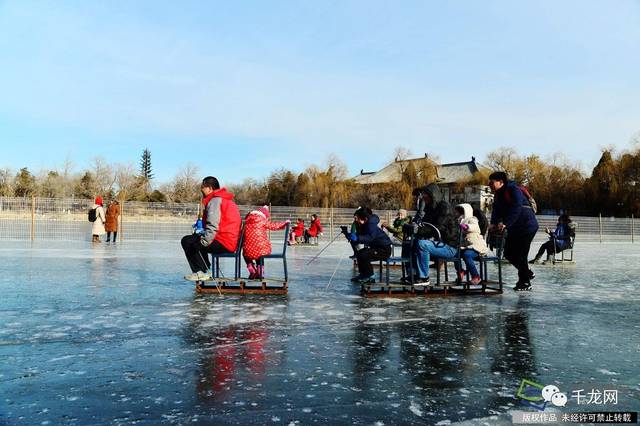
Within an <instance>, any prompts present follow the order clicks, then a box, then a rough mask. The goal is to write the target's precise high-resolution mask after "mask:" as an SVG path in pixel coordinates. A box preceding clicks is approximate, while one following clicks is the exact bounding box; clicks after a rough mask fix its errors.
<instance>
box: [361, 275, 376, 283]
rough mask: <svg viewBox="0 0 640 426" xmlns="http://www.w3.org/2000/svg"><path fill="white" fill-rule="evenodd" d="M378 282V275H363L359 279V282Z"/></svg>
mask: <svg viewBox="0 0 640 426" xmlns="http://www.w3.org/2000/svg"><path fill="white" fill-rule="evenodd" d="M375 282H376V276H375V275H371V276H370V277H362V278H360V279H359V280H358V283H359V284H372V283H375Z"/></svg>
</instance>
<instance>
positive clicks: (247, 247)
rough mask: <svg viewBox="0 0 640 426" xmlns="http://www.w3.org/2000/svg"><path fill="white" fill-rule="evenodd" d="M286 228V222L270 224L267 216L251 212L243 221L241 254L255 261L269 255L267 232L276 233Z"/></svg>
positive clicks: (258, 212)
mask: <svg viewBox="0 0 640 426" xmlns="http://www.w3.org/2000/svg"><path fill="white" fill-rule="evenodd" d="M285 226H287V222H271V221H270V220H269V218H268V217H267V215H265V214H264V213H263V212H261V211H258V210H253V211H251V212H249V214H248V215H247V216H246V217H245V219H244V242H243V244H242V254H243V255H244V257H245V258H247V259H252V260H257V259H259V258H260V257H262V256H266V255H268V254H271V241H269V234H268V232H267V231H277V230H279V229H283V228H284V227H285Z"/></svg>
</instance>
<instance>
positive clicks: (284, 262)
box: [258, 223, 290, 284]
mask: <svg viewBox="0 0 640 426" xmlns="http://www.w3.org/2000/svg"><path fill="white" fill-rule="evenodd" d="M289 227H290V224H289V223H287V226H285V228H284V243H283V244H282V252H281V253H271V254H268V255H266V256H262V257H261V258H260V259H258V264H259V265H261V266H262V267H263V269H264V260H265V259H282V266H283V268H284V284H286V283H288V282H289V274H288V271H287V241H288V240H289Z"/></svg>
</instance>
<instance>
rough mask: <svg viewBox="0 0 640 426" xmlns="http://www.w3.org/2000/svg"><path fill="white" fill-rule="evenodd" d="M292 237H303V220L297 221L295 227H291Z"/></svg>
mask: <svg viewBox="0 0 640 426" xmlns="http://www.w3.org/2000/svg"><path fill="white" fill-rule="evenodd" d="M293 235H294V236H296V237H304V220H302V219H298V221H297V222H296V226H294V227H293Z"/></svg>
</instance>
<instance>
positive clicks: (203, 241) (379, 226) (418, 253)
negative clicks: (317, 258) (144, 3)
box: [94, 172, 574, 291]
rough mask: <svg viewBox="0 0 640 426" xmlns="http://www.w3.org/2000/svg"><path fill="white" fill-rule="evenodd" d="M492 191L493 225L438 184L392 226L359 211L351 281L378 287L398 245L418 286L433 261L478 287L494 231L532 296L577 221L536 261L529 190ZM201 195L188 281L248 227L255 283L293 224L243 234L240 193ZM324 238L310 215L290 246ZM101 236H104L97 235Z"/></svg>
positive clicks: (256, 213)
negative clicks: (278, 238)
mask: <svg viewBox="0 0 640 426" xmlns="http://www.w3.org/2000/svg"><path fill="white" fill-rule="evenodd" d="M489 187H490V189H491V191H492V192H493V193H494V203H493V211H492V214H491V218H490V220H487V218H486V216H485V215H484V214H483V212H482V211H481V210H480V209H474V208H473V207H472V206H471V205H470V204H466V203H463V204H459V205H457V206H455V207H454V208H451V206H450V204H449V203H448V202H447V201H446V200H445V199H444V197H443V196H442V193H441V191H440V189H439V187H438V185H436V184H429V185H427V186H425V187H424V188H419V189H416V190H415V191H414V195H415V196H416V210H417V212H416V214H415V216H414V217H409V216H408V215H407V211H406V210H404V209H401V210H399V211H398V215H397V217H396V218H395V220H394V221H393V223H392V224H387V223H380V218H379V217H378V215H376V214H375V213H373V211H372V210H371V209H370V208H368V207H359V208H358V209H357V210H356V211H355V213H354V221H353V224H352V226H351V229H349V228H348V227H346V226H343V227H341V228H342V233H343V234H344V235H345V237H346V238H347V240H348V241H349V242H350V243H351V245H352V247H353V249H354V256H352V257H354V258H355V259H357V264H358V275H357V276H356V277H354V278H353V279H352V281H354V282H358V283H371V282H375V275H374V273H373V268H372V266H371V262H372V261H375V260H384V259H387V258H389V256H390V255H391V249H392V246H393V245H394V244H395V245H398V246H402V250H403V257H406V256H407V255H410V256H411V258H412V263H413V266H414V268H413V270H414V271H416V274H415V276H413V277H407V278H406V279H407V280H408V281H409V282H411V284H413V285H415V286H425V285H429V284H430V279H429V266H430V261H431V260H432V258H438V259H447V260H453V261H454V264H455V267H456V271H457V274H458V278H459V279H460V280H463V279H465V277H467V276H470V282H471V284H479V283H480V282H481V280H482V278H481V277H480V274H479V272H478V269H477V267H476V265H475V261H476V260H478V258H479V256H483V255H485V254H486V253H487V252H488V251H489V248H488V247H487V243H486V241H485V234H486V233H487V232H488V233H489V235H498V236H500V237H501V238H502V237H503V238H504V257H505V258H506V259H507V260H508V261H509V262H510V263H511V264H512V265H513V266H514V267H515V268H516V269H517V271H518V281H517V283H516V285H515V287H514V290H517V291H523V290H529V289H530V288H531V280H532V279H533V278H535V274H534V273H533V271H532V270H531V269H530V267H529V265H530V264H533V263H537V262H538V261H539V259H540V258H541V256H542V254H543V253H544V252H545V251H546V252H547V255H548V256H551V255H552V253H556V252H559V251H561V250H564V249H566V248H567V247H568V245H569V244H570V241H571V237H572V236H573V235H574V234H573V227H572V226H571V219H570V218H569V216H568V215H562V216H561V217H560V219H559V223H558V226H557V228H556V230H555V231H553V232H551V231H550V230H549V229H547V230H546V231H547V233H548V234H549V236H550V240H549V242H547V243H545V244H543V246H542V247H541V248H540V250H539V251H538V253H537V255H536V257H535V258H534V259H533V260H531V261H528V260H527V256H528V253H529V249H530V247H531V242H532V241H533V238H534V237H535V234H536V232H537V231H538V222H537V220H536V216H535V212H534V209H533V207H532V202H531V199H530V196H529V194H528V193H527V191H526V190H525V189H524V188H522V187H520V186H518V185H517V184H516V183H514V182H512V181H510V180H509V179H508V176H507V174H506V173H505V172H494V173H492V174H491V175H490V176H489ZM200 189H201V192H202V196H203V199H202V204H201V207H202V214H201V217H200V219H199V222H198V223H201V225H199V226H198V227H197V228H196V231H195V232H194V233H193V234H191V235H186V236H184V237H183V238H182V241H181V244H182V248H183V250H184V252H185V256H186V258H187V261H188V263H189V266H190V268H191V271H192V273H191V274H189V275H187V276H185V278H186V279H187V280H191V281H203V280H207V279H209V278H210V275H209V274H208V272H207V271H208V270H209V268H210V267H211V264H210V260H209V256H208V255H209V254H212V253H234V252H235V251H236V249H237V244H238V241H239V238H238V237H239V235H240V232H241V229H244V239H243V246H242V252H243V257H244V260H245V263H246V265H247V270H248V271H249V278H250V279H260V278H262V277H263V274H264V270H263V265H262V264H261V263H260V259H261V258H262V257H263V256H266V255H268V254H270V253H271V243H270V240H269V235H268V232H269V231H275V230H279V229H283V228H285V227H286V226H287V224H289V223H290V221H289V220H286V221H283V222H272V221H271V220H270V219H271V218H270V212H269V208H268V207H267V206H263V207H260V208H258V209H256V210H252V211H251V212H249V213H248V214H247V215H246V217H245V221H244V223H245V225H244V228H242V218H241V216H240V210H239V208H238V206H237V205H236V203H235V202H234V201H233V197H234V195H233V194H231V193H230V192H228V191H227V190H226V189H225V188H221V187H220V184H219V182H218V180H217V179H216V178H215V177H213V176H208V177H206V178H204V179H203V181H202V184H201V187H200ZM114 205H115V207H114V209H113V212H117V214H118V215H119V210H118V209H116V207H117V202H114V203H112V205H110V207H109V209H108V210H107V215H106V217H105V214H104V212H103V211H102V199H101V198H100V197H98V198H96V205H95V208H96V212H97V217H98V219H97V220H96V222H98V220H99V221H101V222H102V223H106V222H107V218H108V217H109V210H110V209H111V207H112V206H114ZM114 214H115V213H114ZM116 217H117V216H116ZM96 226H98V227H99V226H100V223H98V224H97V225H96V224H94V227H96ZM115 231H117V229H115V230H114V231H111V232H114V241H115V238H116V235H117V234H116V233H115ZM322 232H323V229H322V225H321V224H320V220H319V218H318V216H317V215H315V214H313V215H311V224H310V226H309V228H308V229H305V227H304V220H303V219H301V218H299V219H298V220H297V223H296V225H295V226H294V227H293V228H292V232H291V235H292V237H293V242H292V241H291V240H290V241H289V243H292V244H293V243H295V238H296V237H298V238H304V239H305V241H308V239H309V238H311V237H317V236H318V235H321V233H322ZM94 234H98V235H99V233H97V232H95V231H94ZM109 235H110V234H108V237H107V238H109ZM94 236H95V235H94ZM407 236H410V237H411V238H407ZM107 241H109V240H108V239H107ZM407 241H410V242H411V243H410V245H407V244H406V242H407ZM458 254H459V255H460V256H459V257H458ZM458 259H461V261H459V260H458ZM462 263H464V268H463V266H462Z"/></svg>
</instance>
